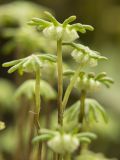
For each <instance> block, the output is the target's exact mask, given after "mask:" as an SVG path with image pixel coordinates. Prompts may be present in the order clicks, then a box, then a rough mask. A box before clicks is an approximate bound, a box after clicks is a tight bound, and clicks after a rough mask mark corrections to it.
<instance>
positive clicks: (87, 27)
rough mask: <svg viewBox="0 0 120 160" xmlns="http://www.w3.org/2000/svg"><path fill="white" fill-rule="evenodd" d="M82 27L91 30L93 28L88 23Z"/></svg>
mask: <svg viewBox="0 0 120 160" xmlns="http://www.w3.org/2000/svg"><path fill="white" fill-rule="evenodd" d="M83 27H84V28H85V29H87V30H89V31H93V30H94V27H92V26H90V25H84V24H83Z"/></svg>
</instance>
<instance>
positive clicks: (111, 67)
mask: <svg viewBox="0 0 120 160" xmlns="http://www.w3.org/2000/svg"><path fill="white" fill-rule="evenodd" d="M11 2H18V1H12V0H3V1H2V0H0V17H1V15H2V12H3V11H5V10H4V9H3V8H2V9H1V7H2V6H3V5H4V6H5V5H8V4H9V3H11ZM19 2H22V1H19ZM26 2H33V3H36V4H38V5H40V6H44V7H47V8H48V9H50V10H51V11H52V12H53V13H54V14H55V15H56V17H57V19H58V20H59V21H61V22H62V21H63V20H64V19H65V18H67V17H68V16H70V15H76V16H77V21H78V22H81V23H84V24H90V25H92V26H94V28H95V30H94V31H93V32H87V34H84V35H80V41H81V43H82V44H85V45H88V46H90V47H91V48H92V49H94V50H97V51H99V52H100V53H101V54H102V55H105V56H107V57H108V58H109V60H108V62H107V63H104V62H102V63H100V65H99V67H97V69H96V70H95V71H106V72H107V73H108V75H110V76H111V77H113V78H114V80H115V84H114V85H113V86H112V87H111V89H108V90H106V89H102V90H100V91H99V93H97V94H96V95H93V96H94V97H96V98H97V99H98V100H99V101H100V102H101V103H102V104H104V106H105V107H106V110H107V112H108V115H109V117H110V123H109V124H108V125H105V124H101V125H100V126H99V127H98V126H97V125H96V128H97V129H96V130H97V132H98V133H99V135H100V139H98V141H97V142H95V143H94V144H93V146H92V148H93V150H94V151H95V152H103V153H104V154H105V155H106V156H107V157H109V158H111V157H116V158H118V159H120V70H119V69H120V0H31V1H26ZM11 5H12V3H11ZM13 10H14V8H13ZM13 10H11V11H13ZM20 10H21V13H22V12H23V8H22V7H21V8H20ZM43 10H44V9H43ZM6 11H7V10H6ZM9 12H10V10H8V13H7V14H8V15H9V14H10V13H9ZM41 12H42V11H41ZM38 15H39V14H38ZM16 16H17V14H16ZM19 16H20V15H19ZM18 19H22V15H21V16H20V17H18ZM28 19H29V18H28ZM23 23H24V22H23ZM14 24H15V23H14ZM12 25H13V24H12ZM19 25H20V24H17V25H13V28H16V27H18V26H19ZM6 28H7V25H6V22H4V21H2V20H0V29H1V30H0V48H1V50H0V64H2V63H3V62H5V61H9V60H11V59H14V58H15V57H16V55H15V52H16V50H15V49H14V50H13V51H14V54H9V52H12V51H11V48H12V47H11V48H10V47H8V49H7V51H6V50H5V47H4V45H6V43H7V42H9V36H8V35H7V36H8V38H7V40H6V38H5V37H4V34H3V31H5V29H6ZM8 28H9V27H8ZM5 32H6V31H5ZM6 34H8V32H7V33H5V36H6ZM14 34H16V33H15V31H14ZM12 39H13V38H12ZM23 44H24V42H23ZM8 46H9V45H8ZM10 46H11V45H10ZM3 48H4V49H3ZM43 48H44V46H43ZM9 49H10V51H9ZM48 50H49V48H48ZM6 52H8V53H7V54H5V53H6ZM18 57H19V56H18ZM0 78H1V79H2V78H5V79H7V80H10V81H9V83H12V80H14V76H13V75H8V74H7V72H6V69H3V68H2V67H0ZM2 86H3V84H1V86H0V87H1V88H2ZM9 87H10V86H9ZM1 88H0V90H1V91H0V92H1V93H0V96H1V97H2V96H3V93H4V92H3V91H5V89H3V90H2V89H1ZM11 88H12V89H11ZM11 88H10V89H9V90H12V91H11V93H9V94H10V95H11V94H12V93H13V92H14V90H15V86H14V84H11ZM4 94H5V93H4ZM5 96H6V95H5ZM7 96H8V97H9V95H7ZM1 97H0V98H1ZM6 99H7V98H6ZM8 99H9V98H8ZM4 101H5V100H4ZM6 101H7V100H6ZM0 103H2V100H1V101H0ZM8 103H9V102H8ZM0 105H1V104H0ZM1 106H2V105H1ZM1 106H0V107H1ZM6 106H7V107H8V108H9V109H8V108H7V109H6V110H7V111H6V110H5V111H4V109H3V108H2V107H1V108H2V109H0V112H1V113H0V118H1V119H0V120H4V121H5V122H7V124H9V123H11V122H12V123H14V115H13V114H12V111H11V110H13V108H12V109H10V106H11V105H10V106H9V105H8V104H6ZM3 113H4V114H3ZM6 117H7V118H6ZM3 133H4V132H3V131H2V136H1V139H2V138H3V139H4V142H2V144H3V143H11V142H9V141H10V140H9V136H8V137H7V138H5V136H7V133H6V135H5V136H3ZM9 134H11V132H10V133H9ZM10 136H11V135H10ZM1 139H0V141H1ZM13 145H14V144H9V145H8V146H9V147H10V146H13ZM1 146H2V145H1V144H0V150H1V151H2V150H4V148H5V147H6V145H5V144H3V146H4V147H3V146H2V147H1ZM9 147H8V148H7V149H6V150H7V152H8V153H9V151H10V148H9Z"/></svg>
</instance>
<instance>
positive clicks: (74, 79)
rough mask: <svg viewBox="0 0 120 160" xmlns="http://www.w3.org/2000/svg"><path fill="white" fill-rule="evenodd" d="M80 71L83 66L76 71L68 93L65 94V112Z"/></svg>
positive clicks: (63, 105)
mask: <svg viewBox="0 0 120 160" xmlns="http://www.w3.org/2000/svg"><path fill="white" fill-rule="evenodd" d="M80 69H81V66H79V67H78V69H77V70H76V72H75V74H74V76H73V77H72V80H71V81H70V83H69V85H68V87H67V89H66V92H65V95H64V98H63V102H62V108H63V110H65V108H66V105H67V102H68V99H69V96H70V93H71V91H72V89H73V86H74V84H75V81H76V79H77V77H78V75H79V73H80Z"/></svg>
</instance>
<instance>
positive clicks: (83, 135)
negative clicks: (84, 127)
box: [77, 132, 97, 139]
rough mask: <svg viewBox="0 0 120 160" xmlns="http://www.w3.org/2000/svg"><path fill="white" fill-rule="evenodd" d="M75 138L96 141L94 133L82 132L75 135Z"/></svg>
mask: <svg viewBox="0 0 120 160" xmlns="http://www.w3.org/2000/svg"><path fill="white" fill-rule="evenodd" d="M77 137H78V138H81V137H87V138H90V139H96V138H97V135H96V134H94V133H91V132H82V133H79V134H77Z"/></svg>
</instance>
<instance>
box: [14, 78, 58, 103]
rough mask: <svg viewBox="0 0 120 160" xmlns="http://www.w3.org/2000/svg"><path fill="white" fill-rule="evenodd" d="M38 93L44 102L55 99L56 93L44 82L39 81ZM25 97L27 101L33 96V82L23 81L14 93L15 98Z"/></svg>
mask: <svg viewBox="0 0 120 160" xmlns="http://www.w3.org/2000/svg"><path fill="white" fill-rule="evenodd" d="M40 91H41V92H40V93H41V96H42V97H43V99H44V100H45V101H48V100H52V99H56V96H57V93H56V91H55V90H54V89H53V88H52V87H51V86H50V85H49V83H47V82H46V81H44V80H41V81H40ZM21 96H25V97H26V98H27V99H28V100H30V99H33V98H34V96H35V80H27V81H25V82H24V83H23V84H22V85H21V86H20V87H19V88H18V89H17V91H16V93H15V98H20V97H21Z"/></svg>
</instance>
